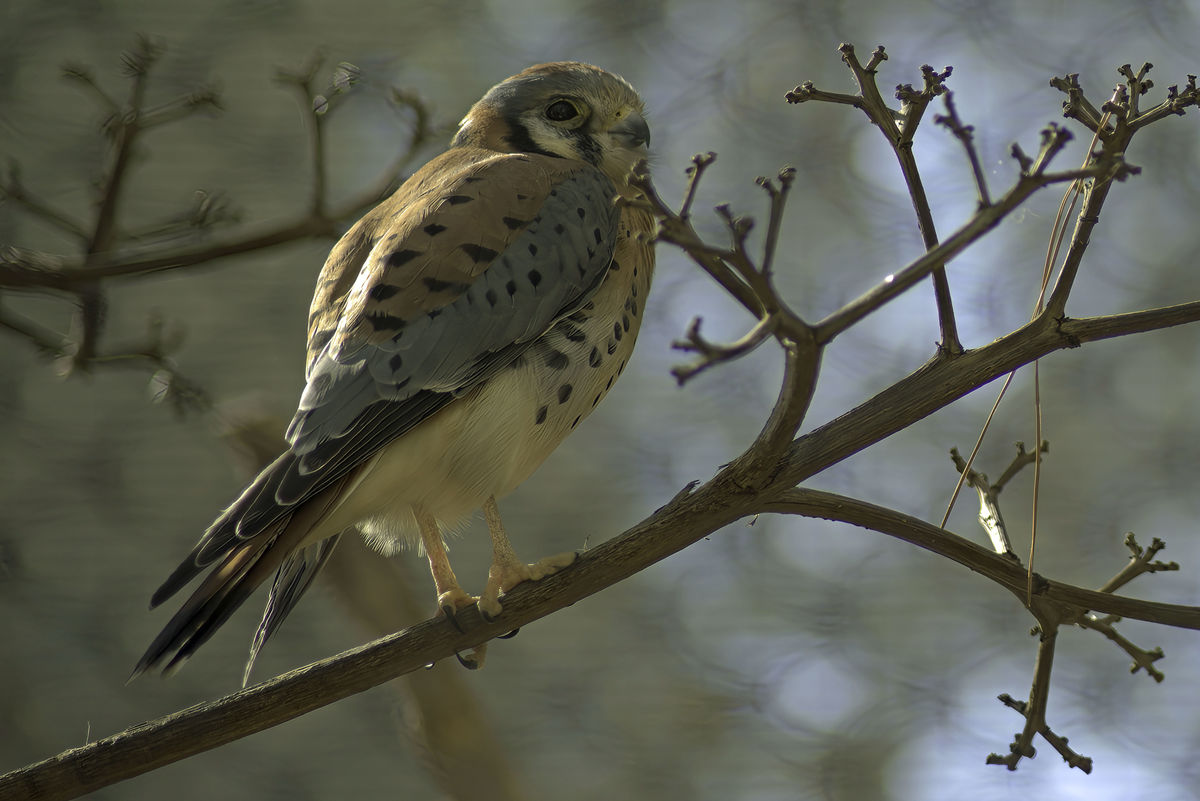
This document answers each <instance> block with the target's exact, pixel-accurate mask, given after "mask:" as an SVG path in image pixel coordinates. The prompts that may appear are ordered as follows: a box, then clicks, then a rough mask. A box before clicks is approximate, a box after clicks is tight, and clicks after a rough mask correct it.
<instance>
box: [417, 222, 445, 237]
mask: <svg viewBox="0 0 1200 801" xmlns="http://www.w3.org/2000/svg"><path fill="white" fill-rule="evenodd" d="M421 230H422V231H424V232H425V233H427V234H429V235H430V236H437V235H438V234H440V233H441V232H442V231H445V230H446V226H444V225H439V224H438V223H430V224H429V225H427V226H425V227H424V228H422V229H421Z"/></svg>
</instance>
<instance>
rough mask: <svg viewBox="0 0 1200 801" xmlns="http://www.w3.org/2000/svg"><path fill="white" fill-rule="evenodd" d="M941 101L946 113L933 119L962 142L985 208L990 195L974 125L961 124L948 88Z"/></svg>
mask: <svg viewBox="0 0 1200 801" xmlns="http://www.w3.org/2000/svg"><path fill="white" fill-rule="evenodd" d="M942 101H943V102H944V103H945V104H946V113H945V114H937V115H935V116H934V118H933V121H934V123H936V124H937V125H942V126H945V127H946V128H947V129H948V130H949V131H950V133H952V134H954V137H955V138H956V139H958V141H959V142H961V143H962V146H963V150H964V151H966V154H967V161H968V162H970V164H971V174H972V175H973V176H974V177H975V191H976V192H977V193H978V195H979V207H980V208H986V207H988V206H990V205H992V196H991V193H989V192H988V185H987V177H986V176H985V175H984V174H983V164H982V162H980V160H979V152H978V151H977V150H976V149H975V126H974V125H964V124H963V121H962V119H960V118H959V116H958V108H957V107H955V105H954V93H953V92H951V91H950V90H949V89H947V90H946V91H945V93H944V94H943V95H942Z"/></svg>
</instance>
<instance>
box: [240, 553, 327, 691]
mask: <svg viewBox="0 0 1200 801" xmlns="http://www.w3.org/2000/svg"><path fill="white" fill-rule="evenodd" d="M341 538H342V535H341V534H335V535H333V536H332V537H330V538H329V539H324V540H321V541H320V542H317V543H314V544H312V545H309V546H307V547H305V548H302V549H300V550H299V551H296V552H295V553H293V554H292V555H291V556H289V557H288V558H287V560H286V561H284V563H283V566H282V567H280V568H279V570H277V571H276V572H275V580H274V581H273V582H272V583H271V594H270V595H269V596H268V597H267V607H266V609H264V610H263V617H262V621H261V622H260V623H259V624H258V630H257V631H255V632H254V640H253V641H252V642H251V643H250V658H249V659H247V660H246V670H245V672H244V673H243V674H242V686H243V687H245V686H246V685H247V684H249V683H250V671H251V670H253V669H254V662H255V661H256V660H257V659H258V654H259V651H261V650H262V648H263V646H264V645H266V644H267V640H269V639H271V635H273V634H274V633H275V632H276V631H278V630H279V627H280V625H282V624H283V621H284V619H285V618H287V616H288V613H289V612H291V611H292V609H293V608H294V607H295V606H296V602H297V601H299V600H300V597H301V596H302V595H304V593H305V591H306V590H307V589H308V587H309V585H310V584H312V581H313V579H315V578H316V577H317V574H318V573H320V572H321V568H323V567H325V563H326V562H328V561H329V557H330V556H331V555H332V554H333V549H334V548H335V547H337V544H338V540H340V539H341Z"/></svg>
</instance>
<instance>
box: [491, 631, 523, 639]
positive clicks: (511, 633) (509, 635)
mask: <svg viewBox="0 0 1200 801" xmlns="http://www.w3.org/2000/svg"><path fill="white" fill-rule="evenodd" d="M520 631H521V630H520V629H513V630H512V631H510V632H509V633H508V634H501V635H499V636H497V637H496V639H497V640H511V639H512V638H513V637H516V636H517V634H518V632H520Z"/></svg>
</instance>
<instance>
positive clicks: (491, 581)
mask: <svg viewBox="0 0 1200 801" xmlns="http://www.w3.org/2000/svg"><path fill="white" fill-rule="evenodd" d="M578 557H579V554H578V553H576V552H575V551H567V552H566V553H559V554H555V555H554V556H547V557H545V558H543V559H539V560H537V561H536V562H534V563H533V564H531V565H527V564H525V563H524V562H518V561H516V560H513V561H504V562H493V563H492V567H491V569H490V570H488V580H487V586H485V587H484V588H483V595H481V596H479V614H480V615H481V616H482V617H483V619H484V620H486V621H488V622H489V623H490V622H492V621H493V620H495V619H496V618H498V617H500V613H501V612H502V611H504V607H503V606H501V605H500V595H501V593H505V592H508V591H509V590H511V589H512V588H513V587H515V586H517V585H518V584H520V583H521V582H522V581H538V580H540V579H544V578H545V577H546V576H549V575H551V574H552V573H557V572H558V571H560V570H562V569H563V568H564V567H567V566H568V565H571V564H573V563H574V562H575V560H576V559H577V558H578Z"/></svg>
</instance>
